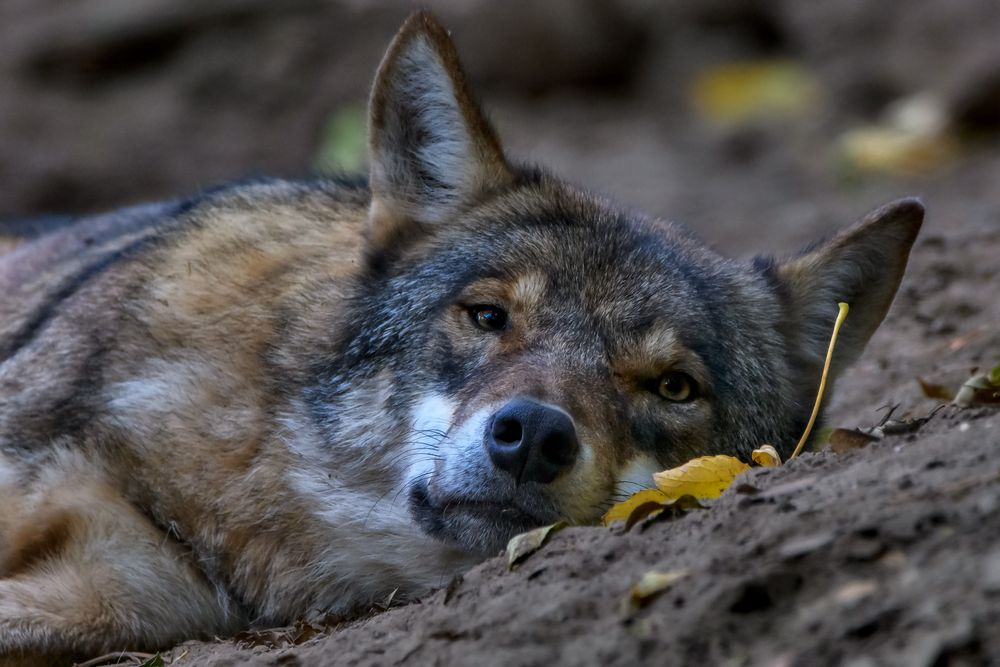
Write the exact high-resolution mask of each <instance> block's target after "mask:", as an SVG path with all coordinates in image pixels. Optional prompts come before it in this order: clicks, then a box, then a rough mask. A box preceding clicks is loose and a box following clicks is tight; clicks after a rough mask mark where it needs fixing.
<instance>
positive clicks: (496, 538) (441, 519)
mask: <svg viewBox="0 0 1000 667" xmlns="http://www.w3.org/2000/svg"><path fill="white" fill-rule="evenodd" d="M410 511H411V512H412V514H413V516H414V518H415V519H416V521H417V523H418V524H419V525H420V527H421V528H422V529H423V530H424V532H426V533H427V534H428V535H431V536H432V537H435V538H438V539H441V540H445V541H448V542H452V543H457V544H458V545H459V546H461V547H463V548H465V549H468V550H470V551H474V552H481V553H483V554H494V553H496V552H497V551H499V550H500V549H502V548H503V547H504V546H505V545H506V543H507V540H509V539H510V538H511V537H513V536H515V535H517V534H519V533H523V532H524V531H526V530H531V529H532V528H537V527H539V526H544V525H546V524H549V523H553V522H554V521H556V520H557V519H558V517H555V516H553V517H551V518H550V517H548V516H545V514H547V513H545V512H540V511H532V510H529V509H526V508H524V507H521V506H519V505H517V504H515V503H514V502H513V501H507V502H502V501H484V500H481V499H472V498H450V499H448V500H447V501H444V502H434V501H433V500H432V499H431V497H430V493H429V492H428V489H427V485H426V483H425V484H418V485H416V486H414V487H413V490H412V491H411V492H410Z"/></svg>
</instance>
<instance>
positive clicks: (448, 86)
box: [368, 12, 511, 247]
mask: <svg viewBox="0 0 1000 667" xmlns="http://www.w3.org/2000/svg"><path fill="white" fill-rule="evenodd" d="M368 137H369V139H368V143H369V154H370V160H371V189H372V204H371V211H370V222H369V224H370V229H369V242H370V243H371V244H372V245H373V246H375V247H383V246H385V245H387V244H392V243H394V242H397V241H400V240H403V239H405V238H407V237H408V236H410V235H412V234H414V233H417V232H419V230H420V228H421V226H423V225H428V226H429V225H434V224H438V223H441V222H443V221H445V220H448V219H450V218H452V217H454V215H455V214H456V213H458V212H459V211H461V210H462V209H463V208H465V207H467V206H469V205H471V204H474V203H475V202H476V201H477V200H479V199H481V198H482V197H483V196H484V195H485V194H486V193H488V192H490V191H494V190H497V189H499V188H501V187H503V186H504V185H506V184H508V183H509V182H510V181H511V172H510V169H509V167H508V165H507V162H506V160H505V159H504V155H503V151H502V149H501V148H500V143H499V141H498V140H497V137H496V134H495V133H494V131H493V129H492V128H491V127H490V125H489V123H488V122H487V121H486V118H485V117H484V116H483V114H482V112H481V111H480V110H479V107H478V106H477V105H476V103H475V102H474V100H473V99H472V97H471V95H470V94H469V91H468V89H467V87H466V83H465V76H464V74H463V72H462V67H461V65H460V64H459V61H458V53H457V52H456V51H455V46H454V45H453V44H452V42H451V39H450V38H449V37H448V33H447V32H446V31H445V30H444V28H442V27H441V25H440V24H439V23H438V22H437V21H436V20H435V19H434V18H433V17H431V16H430V15H429V14H427V13H425V12H418V13H416V14H414V15H413V16H411V17H410V18H409V19H407V21H406V23H404V24H403V27H402V28H401V29H400V31H399V33H398V34H397V35H396V38H395V39H394V40H393V42H392V44H391V45H390V46H389V50H388V51H387V52H386V55H385V57H384V58H383V59H382V64H381V65H380V66H379V70H378V74H377V76H376V78H375V86H374V88H373V90H372V96H371V101H370V103H369V117H368Z"/></svg>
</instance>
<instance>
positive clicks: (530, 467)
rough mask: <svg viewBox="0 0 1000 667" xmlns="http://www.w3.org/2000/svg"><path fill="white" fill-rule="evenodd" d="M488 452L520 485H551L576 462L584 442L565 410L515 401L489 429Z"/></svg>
mask: <svg viewBox="0 0 1000 667" xmlns="http://www.w3.org/2000/svg"><path fill="white" fill-rule="evenodd" d="M486 451H488V452H489V454H490V459H491V460H492V461H493V464H494V465H496V467H497V468H499V469H500V470H503V471H505V472H508V473H510V474H511V475H512V476H513V477H514V479H515V481H517V482H518V483H524V482H539V483H540V484H548V483H549V482H551V481H552V480H554V479H555V478H556V477H558V476H559V474H560V473H562V472H563V471H565V470H569V469H570V468H572V467H573V464H574V463H575V462H576V456H577V453H578V452H579V451H580V443H579V441H578V440H577V439H576V428H575V427H574V426H573V420H572V419H570V417H569V415H567V414H566V413H565V412H563V411H562V410H558V409H556V408H553V407H550V406H547V405H543V404H542V403H539V402H538V401H533V400H531V399H529V398H515V399H514V400H513V401H511V402H510V403H508V404H507V405H505V406H503V407H502V408H500V409H499V410H497V412H496V414H495V415H493V420H492V421H491V422H490V423H489V424H488V425H487V427H486Z"/></svg>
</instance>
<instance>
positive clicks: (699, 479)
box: [653, 455, 750, 500]
mask: <svg viewBox="0 0 1000 667" xmlns="http://www.w3.org/2000/svg"><path fill="white" fill-rule="evenodd" d="M749 469H750V466H748V465H747V464H746V463H743V462H742V461H740V460H739V459H737V458H735V457H732V456H722V455H720V456H701V457H699V458H696V459H691V460H690V461H688V462H687V463H685V464H684V465H682V466H679V467H677V468H671V469H670V470H664V471H663V472H658V473H655V474H654V475H653V481H654V482H656V488H658V489H659V490H660V491H662V492H663V493H664V494H665V495H666V496H667V499H668V500H674V499H677V498H679V497H681V496H685V495H690V496H694V497H695V498H718V497H719V496H720V495H722V492H723V491H725V490H726V489H727V488H729V485H730V484H732V482H733V480H734V479H736V476H737V475H739V474H740V473H741V472H743V471H744V470H749Z"/></svg>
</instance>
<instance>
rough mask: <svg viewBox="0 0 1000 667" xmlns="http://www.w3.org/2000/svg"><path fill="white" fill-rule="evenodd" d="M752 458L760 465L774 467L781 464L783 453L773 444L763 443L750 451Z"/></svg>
mask: <svg viewBox="0 0 1000 667" xmlns="http://www.w3.org/2000/svg"><path fill="white" fill-rule="evenodd" d="M750 458H751V459H753V462H754V463H756V464H757V465H759V466H764V467H765V468H773V467H775V466H780V465H781V455H780V454H778V450H777V449H775V448H774V447H773V446H772V445H761V446H760V447H758V448H757V449H755V450H753V451H752V452H750Z"/></svg>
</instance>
